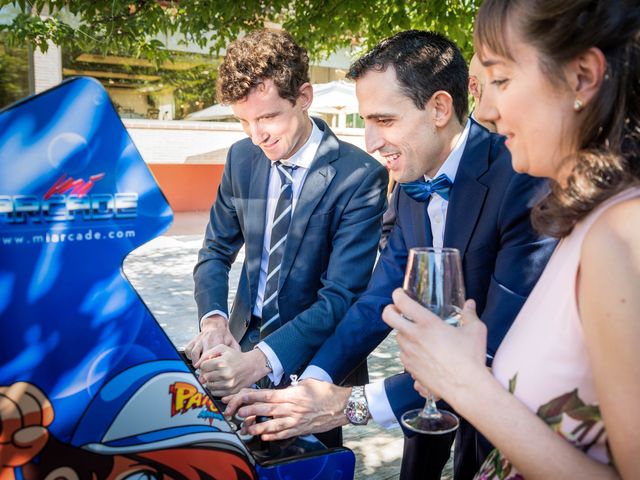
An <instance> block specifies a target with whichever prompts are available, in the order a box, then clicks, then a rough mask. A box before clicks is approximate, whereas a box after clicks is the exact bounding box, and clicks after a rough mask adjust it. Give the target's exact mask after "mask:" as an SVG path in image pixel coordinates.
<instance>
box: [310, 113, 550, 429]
mask: <svg viewBox="0 0 640 480" xmlns="http://www.w3.org/2000/svg"><path fill="white" fill-rule="evenodd" d="M541 188H544V184H543V182H542V181H541V180H539V179H534V178H533V177H529V176H527V175H520V174H516V173H515V172H514V170H513V168H512V167H511V156H510V154H509V152H508V150H507V149H506V147H505V146H504V143H503V139H502V138H501V137H499V136H498V135H495V134H492V133H489V131H487V130H486V129H485V128H483V127H481V126H480V125H478V124H477V123H476V122H473V121H472V124H471V127H470V132H469V137H468V139H467V144H466V147H465V149H464V152H463V154H462V158H461V160H460V166H459V167H458V172H457V174H456V178H455V183H454V186H453V189H452V190H451V194H450V198H449V206H448V210H447V219H446V224H445V231H444V246H445V247H454V248H458V249H459V250H460V252H461V253H462V268H463V273H464V280H465V287H466V294H467V298H473V299H474V300H475V301H476V305H477V311H478V314H479V315H480V317H481V319H482V320H483V321H484V322H485V323H486V324H487V327H488V330H489V337H488V353H489V354H490V355H493V354H494V353H495V351H496V349H497V348H498V345H500V342H501V341H502V338H503V337H504V335H505V333H506V332H507V330H508V329H509V327H510V326H511V323H512V322H513V320H514V318H515V316H516V315H517V313H518V311H519V310H520V308H521V307H522V305H523V303H524V301H525V299H526V297H527V296H528V295H529V293H530V291H531V289H532V288H533V285H534V284H535V282H536V281H537V279H538V277H539V275H540V273H541V272H542V269H543V268H544V266H545V264H546V262H547V259H548V257H549V255H550V254H551V251H552V249H553V246H554V242H553V241H551V240H549V239H542V238H540V237H539V236H538V235H537V234H536V233H534V231H533V230H532V228H531V224H530V221H529V213H530V212H529V211H530V207H531V206H532V203H533V201H534V197H536V198H537V194H538V192H539V191H540V189H541ZM395 201H396V204H395V207H396V212H397V217H396V223H395V225H394V227H393V229H392V231H391V234H390V236H389V241H388V244H387V246H386V247H385V249H384V250H383V251H382V253H381V256H380V259H379V260H378V264H377V265H376V267H375V269H374V272H373V275H372V277H371V280H370V282H369V285H368V287H367V290H366V291H365V293H364V294H363V295H362V296H361V297H360V298H359V299H358V301H357V302H356V303H355V304H354V305H353V306H352V307H351V308H350V309H349V311H348V312H347V315H346V316H345V318H344V319H343V320H342V322H340V324H339V325H338V328H337V329H336V332H335V333H334V334H333V336H331V338H329V339H328V340H327V341H326V342H325V344H324V345H323V346H322V348H321V349H320V350H319V351H318V353H317V354H316V356H315V357H314V358H313V360H312V361H311V362H310V364H312V365H315V366H318V367H320V368H322V369H323V370H325V371H326V372H327V373H328V374H329V375H330V376H331V378H332V379H333V381H334V382H336V383H338V382H339V381H340V380H342V378H343V377H344V376H345V375H347V374H348V373H349V372H350V370H351V369H352V368H354V367H355V366H357V365H358V364H359V363H360V362H361V361H362V360H363V359H364V358H366V356H367V355H368V354H369V353H370V352H371V351H372V350H373V349H374V348H375V347H376V346H377V345H378V344H379V343H380V342H381V341H382V340H383V339H384V338H385V337H386V336H387V335H388V334H389V332H390V329H389V327H388V326H387V325H386V324H385V323H384V322H383V321H382V318H381V314H382V310H383V309H384V307H385V306H386V305H388V304H390V303H392V299H391V294H392V292H393V290H395V289H396V288H398V287H401V286H402V281H403V278H404V273H405V267H406V263H407V252H408V250H409V249H410V248H412V247H424V246H431V245H432V237H431V226H430V223H429V217H428V215H427V208H426V204H425V203H419V202H416V201H415V200H413V199H411V198H410V197H408V196H407V195H406V194H405V193H404V191H402V189H400V191H399V192H398V195H397V198H396V200H395ZM385 389H386V392H387V396H388V398H389V402H390V404H391V407H392V409H393V411H394V414H395V416H396V417H397V418H398V419H399V418H400V416H402V414H403V413H404V412H406V411H407V410H409V409H411V408H418V407H421V406H422V405H424V399H423V398H421V397H420V396H419V394H418V393H417V392H416V391H415V390H414V388H413V380H412V379H411V377H410V376H409V375H408V374H399V375H396V376H393V377H390V378H387V379H386V380H385Z"/></svg>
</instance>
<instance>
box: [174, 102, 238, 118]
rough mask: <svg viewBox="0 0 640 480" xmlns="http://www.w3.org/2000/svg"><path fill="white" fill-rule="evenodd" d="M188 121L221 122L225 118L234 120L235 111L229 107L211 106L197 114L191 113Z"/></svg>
mask: <svg viewBox="0 0 640 480" xmlns="http://www.w3.org/2000/svg"><path fill="white" fill-rule="evenodd" d="M185 118H186V119H187V120H198V121H200V120H203V121H204V120H221V119H223V118H233V110H231V107H230V106H229V105H221V104H216V105H211V106H210V107H207V108H203V109H202V110H198V111H197V112H193V113H190V114H189V115H187V116H186V117H185Z"/></svg>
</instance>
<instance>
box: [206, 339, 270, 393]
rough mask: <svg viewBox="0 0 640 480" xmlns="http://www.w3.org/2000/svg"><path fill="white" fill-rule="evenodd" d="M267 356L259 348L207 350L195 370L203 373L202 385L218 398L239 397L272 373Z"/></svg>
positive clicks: (224, 346) (226, 347)
mask: <svg viewBox="0 0 640 480" xmlns="http://www.w3.org/2000/svg"><path fill="white" fill-rule="evenodd" d="M266 364H267V361H266V357H265V355H264V353H262V352H261V351H260V350H259V349H258V348H254V349H253V350H251V351H250V352H240V351H238V350H236V349H234V348H230V347H228V346H226V345H218V346H216V347H213V348H212V349H210V350H207V351H206V352H204V354H203V355H202V358H201V359H200V361H198V363H195V364H194V367H196V368H199V369H200V377H199V380H200V382H201V383H202V384H203V385H204V386H205V387H207V390H209V392H210V393H211V395H213V396H214V397H223V396H225V395H231V394H233V393H237V392H239V391H240V389H242V388H244V387H248V386H250V385H252V384H254V383H255V382H257V381H258V380H260V379H261V378H262V377H264V376H265V375H267V374H268V373H269V372H270V370H269V369H268V368H267V366H266Z"/></svg>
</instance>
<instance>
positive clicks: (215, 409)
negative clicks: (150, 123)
mask: <svg viewBox="0 0 640 480" xmlns="http://www.w3.org/2000/svg"><path fill="white" fill-rule="evenodd" d="M171 220H172V212H171V210H170V208H169V205H168V203H167V201H166V199H165V198H164V196H163V195H162V193H161V191H160V190H159V188H158V186H157V184H156V183H155V181H154V179H153V177H152V175H151V173H150V172H149V170H148V169H147V167H146V165H145V163H144V161H143V160H142V158H141V157H140V154H139V153H138V151H137V150H136V148H135V146H134V145H133V143H132V141H131V139H130V138H129V136H128V134H127V131H126V130H125V128H124V126H123V125H122V123H121V121H120V119H119V117H118V115H117V114H116V112H115V110H114V108H113V106H112V105H111V102H110V101H109V98H108V96H107V94H106V92H105V91H104V89H103V88H102V86H101V85H100V84H99V83H98V82H97V81H95V80H92V79H88V78H75V79H71V80H69V81H66V82H64V83H62V84H61V85H59V86H57V87H55V88H53V89H51V90H49V91H47V92H44V93H42V94H40V95H37V96H34V97H30V98H27V99H25V100H24V101H22V102H20V103H18V104H15V105H13V106H11V107H9V108H7V109H5V110H3V111H1V112H0V480H14V479H15V480H19V479H35V478H42V479H44V478H47V479H49V478H50V479H57V478H65V479H85V478H87V479H88V478H91V479H103V478H104V479H111V478H114V479H115V478H118V479H125V478H126V479H130V480H132V479H134V478H135V479H168V478H173V479H265V480H267V479H350V478H353V473H354V464H355V458H354V455H353V453H352V452H351V451H349V450H347V449H331V450H327V449H326V448H325V447H324V446H323V445H322V444H321V443H320V442H318V441H317V440H316V439H315V438H314V437H312V436H309V437H304V438H298V439H295V440H294V441H292V442H287V443H284V444H282V443H278V444H271V445H268V444H265V443H262V442H260V440H259V439H255V438H253V439H252V438H249V439H244V440H243V439H241V438H240V437H239V436H238V435H237V434H236V430H237V424H236V423H235V422H234V423H228V422H227V421H225V419H224V417H223V416H222V414H221V410H220V408H221V405H220V404H219V403H218V402H217V401H216V399H213V398H211V397H209V396H208V395H207V393H206V391H205V390H204V388H203V387H202V386H201V385H200V384H199V383H198V380H197V379H196V377H195V376H194V374H193V372H192V371H191V370H190V368H189V366H188V365H187V364H186V363H185V362H184V361H183V360H182V359H181V357H180V355H179V353H178V352H177V351H176V350H175V348H174V346H173V345H172V343H171V342H170V341H169V339H168V337H167V336H166V334H165V333H164V332H163V331H162V329H161V328H160V326H159V325H158V324H157V323H156V321H155V319H154V318H153V316H152V315H151V313H150V312H149V310H148V309H147V308H146V306H145V305H144V304H143V303H142V301H141V300H140V298H139V297H138V295H137V294H136V292H135V291H134V290H133V288H132V286H131V285H130V284H129V283H128V282H127V280H126V279H125V277H124V276H123V275H122V270H121V265H122V262H123V260H124V258H125V257H126V256H127V255H128V254H129V252H131V251H132V250H134V249H135V248H136V247H138V246H140V245H142V244H143V243H145V242H147V241H149V240H151V239H152V238H154V237H156V236H157V235H159V234H161V233H162V232H164V231H165V230H166V229H167V228H168V226H169V224H170V223H171Z"/></svg>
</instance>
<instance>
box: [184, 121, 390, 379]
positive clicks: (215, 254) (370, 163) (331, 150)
mask: <svg viewBox="0 0 640 480" xmlns="http://www.w3.org/2000/svg"><path fill="white" fill-rule="evenodd" d="M314 121H315V122H316V124H317V125H318V127H319V128H320V129H321V130H322V131H323V137H322V142H321V143H320V147H319V148H318V153H317V154H316V157H315V159H314V160H313V163H312V164H311V167H310V170H309V172H308V174H307V177H306V179H305V182H304V185H303V187H302V190H301V192H300V196H299V198H298V203H297V205H296V209H295V211H294V213H293V217H292V219H291V226H290V229H289V233H288V236H287V241H286V244H285V253H284V257H283V259H282V269H281V271H280V280H279V295H278V306H279V311H280V317H281V319H282V322H283V325H282V327H280V328H279V329H278V330H277V331H276V332H274V333H272V334H271V335H270V336H269V337H267V338H266V340H265V341H266V343H267V344H268V345H269V347H271V348H272V349H273V351H274V352H275V354H276V355H277V356H278V359H279V360H280V362H281V363H282V366H283V368H284V374H285V377H284V378H288V376H289V375H290V374H292V373H297V372H299V371H300V370H301V369H302V368H303V367H304V366H305V365H306V364H307V362H308V361H309V360H310V359H311V358H312V357H313V355H314V353H315V352H316V351H317V349H318V348H319V347H320V346H321V345H322V343H323V342H324V341H325V340H326V339H327V337H329V336H330V335H331V334H332V333H333V331H334V329H335V326H336V324H337V323H338V322H339V321H340V320H341V319H342V317H344V315H345V313H346V312H347V310H348V308H349V307H350V306H351V305H352V303H353V302H354V301H355V299H356V297H357V296H359V295H360V294H362V292H363V291H364V289H365V287H366V285H367V281H368V280H369V276H370V274H371V270H372V269H373V264H374V262H375V257H376V247H377V244H378V240H379V238H380V230H381V217H382V214H383V212H384V209H385V207H386V196H385V193H386V186H387V182H388V176H387V171H386V169H385V168H384V167H383V166H382V165H381V164H380V163H379V162H378V161H377V160H375V159H373V158H372V157H370V156H369V155H367V154H366V153H365V152H363V151H362V150H360V149H358V148H357V147H355V146H353V145H351V144H349V143H345V142H342V141H340V140H338V139H337V138H336V136H335V135H334V134H333V132H331V130H330V129H329V127H328V126H327V125H326V123H324V122H323V121H321V120H317V119H314ZM270 165H271V161H270V160H269V159H268V158H267V157H265V156H264V154H263V153H262V150H260V148H258V147H257V146H255V145H254V144H253V143H252V142H251V140H249V139H245V140H241V141H239V142H237V143H235V144H234V145H233V146H232V147H231V149H230V150H229V155H228V157H227V163H226V165H225V168H224V173H223V176H222V181H221V183H220V187H219V189H218V194H217V198H216V201H215V203H214V204H213V206H212V208H211V215H210V220H209V225H208V226H207V230H206V234H205V240H204V245H203V247H202V249H201V250H200V252H199V255H198V263H197V265H196V267H195V270H194V279H195V298H196V303H197V304H198V315H199V317H202V315H204V314H205V313H208V312H210V311H212V310H221V311H223V312H225V313H226V312H228V306H227V295H228V291H229V289H228V283H229V269H230V267H231V264H232V263H233V262H234V260H235V258H236V255H237V254H238V251H239V250H240V248H241V247H242V245H243V244H244V245H245V260H244V264H243V266H242V273H241V276H240V283H239V286H238V291H237V293H236V296H235V301H234V304H233V307H232V309H231V315H230V317H229V328H230V330H231V333H232V334H233V335H234V337H235V338H236V339H237V340H238V341H239V340H240V339H241V338H242V336H243V335H244V333H245V332H246V330H247V327H248V325H249V322H250V318H251V312H252V310H253V306H254V304H255V301H256V296H257V293H258V278H259V275H260V261H261V258H262V246H263V238H264V229H265V216H266V213H265V212H266V207H267V190H268V185H269V169H270Z"/></svg>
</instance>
